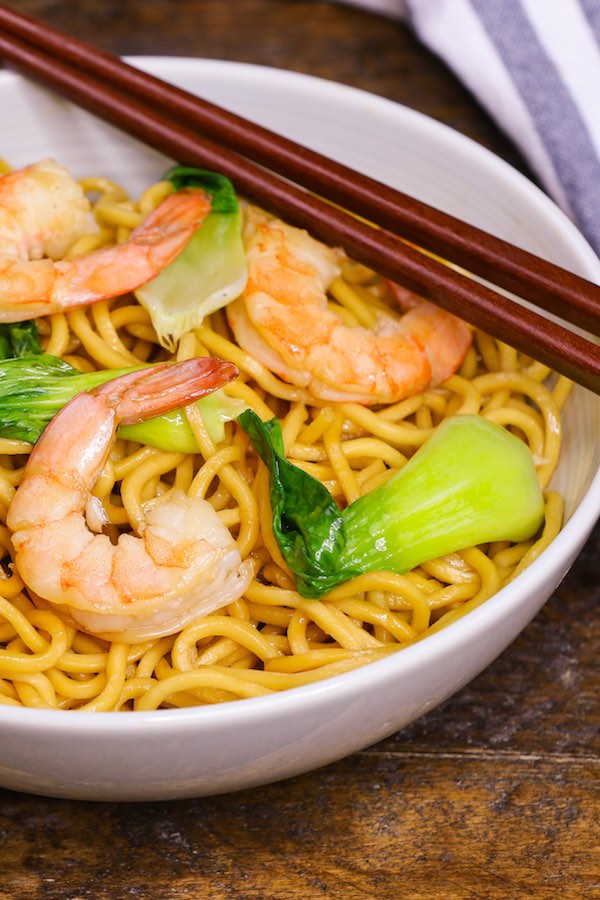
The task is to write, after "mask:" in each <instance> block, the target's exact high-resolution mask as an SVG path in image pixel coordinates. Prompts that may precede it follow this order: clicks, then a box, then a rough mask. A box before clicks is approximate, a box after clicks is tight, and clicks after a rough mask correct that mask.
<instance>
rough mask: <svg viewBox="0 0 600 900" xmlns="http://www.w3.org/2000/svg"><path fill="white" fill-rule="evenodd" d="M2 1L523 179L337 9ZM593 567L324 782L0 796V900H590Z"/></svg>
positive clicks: (380, 26) (375, 28)
mask: <svg viewBox="0 0 600 900" xmlns="http://www.w3.org/2000/svg"><path fill="white" fill-rule="evenodd" d="M12 5H13V6H15V7H17V8H19V9H21V10H23V11H25V12H28V13H30V14H33V15H37V16H39V17H40V18H42V19H45V20H47V21H48V22H51V23H52V24H54V25H57V26H59V27H63V28H65V29H66V30H69V31H71V33H73V34H75V35H77V36H79V37H83V38H86V39H90V40H93V41H95V42H96V43H97V44H99V45H100V46H102V47H104V48H106V49H108V50H112V51H115V52H117V53H123V54H153V55H180V56H203V57H212V58H220V59H232V60H241V61H247V62H253V63H259V64H263V65H268V66H278V67H282V68H286V69H293V70H296V71H301V72H307V73H310V74H314V75H319V76H322V77H325V78H329V79H332V80H335V81H341V82H346V83H348V84H352V85H356V86H358V87H361V88H365V89H366V90H370V91H373V92H374V93H377V94H381V95H383V96H386V97H389V98H391V99H393V100H396V101H399V102H401V103H404V104H406V105H407V106H410V107H413V108H415V109H418V110H421V111H422V112H424V113H426V114H428V115H430V116H432V117H434V118H436V119H439V120H441V121H443V122H445V123H447V124H449V125H451V126H452V127H454V128H456V129H458V130H459V131H462V132H463V133H465V134H467V135H469V136H470V137H472V138H474V139H475V140H476V141H478V142H480V143H482V144H484V145H485V146H487V147H489V148H491V149H492V150H494V151H495V152H496V153H497V154H499V155H500V156H502V157H504V158H505V159H507V160H508V161H509V162H511V163H512V164H513V165H516V166H517V167H518V168H520V169H521V170H523V171H525V172H526V168H525V165H524V163H523V161H522V160H521V159H520V158H519V156H518V154H517V153H516V151H515V150H514V149H513V148H512V147H511V146H510V145H509V143H508V142H507V141H506V139H505V138H504V137H503V136H502V135H501V134H500V133H499V132H498V131H497V130H496V128H495V126H494V124H493V122H492V121H491V120H490V119H489V118H488V117H487V116H486V115H485V114H484V113H483V111H482V110H481V109H480V108H478V106H477V105H476V104H475V102H474V101H473V100H472V98H471V97H470V95H469V94H468V93H467V92H466V91H465V90H464V88H463V87H462V86H461V85H460V84H459V83H458V82H457V81H456V80H455V79H454V78H453V76H452V75H451V74H450V73H449V72H448V71H447V70H446V68H445V67H444V65H443V64H442V63H441V62H440V61H439V60H437V59H436V58H435V57H434V56H432V55H431V54H430V53H429V52H428V51H426V50H425V49H424V48H423V47H422V46H421V45H420V44H419V43H418V42H417V41H416V39H415V38H414V37H413V35H412V34H411V32H410V30H409V29H408V28H406V27H405V26H403V25H400V24H396V23H393V22H391V21H389V20H386V19H384V18H382V17H378V16H375V15H370V14H368V13H365V12H362V11H360V10H358V9H354V8H352V7H345V6H338V5H336V4H334V3H328V2H308V0H288V2H285V0H144V2H142V0H77V2H73V0H71V2H69V0H22V2H15V0H13V3H12ZM4 124H5V127H7V124H6V123H4ZM599 559H600V530H598V529H597V530H596V532H595V534H594V535H593V537H592V539H591V540H590V542H589V543H588V545H587V546H586V548H585V550H584V552H583V553H582V554H581V556H580V558H579V559H578V561H577V562H576V564H575V566H574V567H573V569H572V571H571V572H570V574H569V575H568V576H567V578H566V579H565V581H564V582H563V584H562V585H561V587H560V588H559V590H558V591H557V592H556V594H555V596H554V597H553V598H552V599H551V601H550V602H549V603H548V604H547V605H546V607H545V608H544V609H543V610H542V612H541V613H540V614H539V615H538V616H537V618H536V619H535V620H534V621H533V622H532V623H531V625H530V626H529V627H528V628H527V629H526V630H525V632H524V633H523V634H522V635H521V636H520V637H519V639H518V640H517V641H516V642H515V643H514V644H513V645H512V646H511V647H510V648H509V649H508V650H506V651H505V653H504V654H503V655H502V656H501V657H500V658H499V659H498V660H496V662H495V663H494V664H493V665H491V666H490V667H489V668H488V669H487V670H486V671H485V672H484V673H483V674H482V675H480V676H479V677H478V678H477V679H476V680H475V681H473V682H472V683H471V684H470V685H469V686H468V687H467V688H465V689H464V690H462V691H461V692H460V693H459V694H457V695H456V696H455V697H453V698H452V699H450V700H449V701H447V702H446V703H445V704H444V705H443V706H442V707H440V708H438V709H437V710H435V711H434V712H432V713H430V714H429V715H427V716H426V717H424V718H423V719H421V720H419V721H418V722H416V723H414V724H413V725H412V726H411V727H409V728H407V729H405V730H404V731H403V732H401V733H399V734H397V735H394V736H393V737H391V738H389V739H387V740H386V741H383V742H382V743H380V744H378V745H376V746H374V747H371V748H369V749H366V750H364V751H363V752H361V753H357V754H355V755H354V756H351V757H350V758H348V759H346V760H343V761H342V762H339V763H337V764H334V765H330V766H328V767H327V768H325V769H321V770H319V771H317V772H313V773H311V774H308V775H305V776H302V777H298V778H295V779H292V780H290V781H286V782H282V783H279V784H275V785H270V786H267V787H262V788H257V789H254V790H251V791H246V792H243V793H238V794H231V795H226V796H222V797H212V798H208V799H198V800H189V801H173V802H167V803H149V804H114V803H111V804H92V803H83V802H71V801H64V800H52V799H48V798H38V797H33V796H27V795H21V794H16V793H11V792H10V791H1V790H0V898H1V900H13V898H14V900H21V898H23V900H25V898H27V900H29V898H31V900H34V898H35V900H37V898H40V900H43V898H68V900H78V898H93V900H118V898H129V897H138V898H165V900H169V898H211V900H212V898H214V900H221V898H224V900H225V898H248V900H255V898H256V900H262V898H265V900H268V898H273V900H279V898H281V900H288V898H309V900H310V898H321V897H331V898H334V897H335V898H338V897H339V898H349V900H353V898H369V897H381V898H402V900H404V898H406V900H413V898H414V900H420V898H443V900H467V898H469V900H471V898H473V900H479V898H483V900H487V898H490V900H496V898H498V900H511V898H521V897H524V898H525V897H527V898H536V900H538V898H539V900H545V898H555V897H557V898H558V897H560V898H565V900H570V898H582V900H588V898H589V900H593V898H595V897H599V898H600V827H599V824H598V820H599V817H600V790H599V786H598V778H599V774H600V713H599V704H598V697H599V695H600V674H599V666H598V660H599V659H600V626H599V623H598V615H597V607H598V599H599V595H600V587H599V581H600V579H599V577H598V571H599ZM1 748H2V736H1V735H0V755H1Z"/></svg>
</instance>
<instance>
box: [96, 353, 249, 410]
mask: <svg viewBox="0 0 600 900" xmlns="http://www.w3.org/2000/svg"><path fill="white" fill-rule="evenodd" d="M237 374H238V370H237V368H236V367H235V366H234V365H233V363H230V362H227V361H226V360H222V359H214V358H210V357H196V358H194V359H186V360H184V361H182V362H179V363H162V364H159V365H156V366H153V367H152V368H150V369H144V370H142V371H138V372H130V373H128V374H127V375H124V376H121V377H120V378H116V379H114V380H113V381H107V382H105V383H104V384H101V385H98V387H96V388H94V389H93V390H92V391H91V392H90V393H92V394H94V395H96V396H100V395H101V396H103V397H104V399H105V401H106V402H107V404H108V405H109V406H110V407H111V408H112V409H114V410H115V417H116V420H117V422H119V423H120V424H123V425H133V424H135V423H136V422H142V421H143V420H144V419H150V418H153V417H154V416H159V415H162V414H163V413H165V412H169V410H172V409H175V408H177V407H180V406H188V405H189V404H190V403H193V402H194V401H195V400H198V399H199V398H200V397H204V396H206V395H207V394H211V393H212V392H213V391H215V390H217V388H220V387H223V386H224V385H225V384H228V383H229V382H230V381H232V380H233V379H234V378H236V377H237Z"/></svg>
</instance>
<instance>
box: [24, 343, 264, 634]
mask: <svg viewBox="0 0 600 900" xmlns="http://www.w3.org/2000/svg"><path fill="white" fill-rule="evenodd" d="M236 374H237V370H236V368H235V366H233V365H232V364H231V363H228V362H224V361H222V360H217V359H190V360H187V361H186V362H182V363H177V364H174V365H171V364H168V363H166V364H162V365H158V366H154V367H152V368H149V369H144V370H141V371H138V372H133V373H128V374H127V375H124V376H121V377H119V378H116V379H114V380H113V381H109V382H106V383H105V384H103V385H101V386H100V387H96V388H94V390H92V391H90V392H89V393H86V392H83V393H81V394H78V395H77V396H76V397H75V398H74V399H73V400H71V401H70V402H69V403H68V404H67V405H66V406H65V407H64V408H63V409H62V410H61V411H60V412H59V413H58V415H57V416H55V418H54V419H53V420H52V421H51V423H50V424H49V425H48V427H47V428H46V430H45V431H44V432H43V433H42V436H41V437H40V439H39V441H38V443H37V444H36V446H35V448H34V450H33V452H32V454H31V456H30V457H29V460H28V462H27V465H26V467H25V472H24V474H23V479H22V481H21V484H20V485H19V487H18V489H17V492H16V494H15V497H14V499H13V501H12V503H11V505H10V507H9V511H8V517H7V523H8V526H9V528H10V529H11V530H12V531H13V544H14V547H15V552H16V556H15V566H16V568H17V571H18V572H19V574H20V575H21V577H22V579H23V581H24V582H25V584H26V585H27V586H28V587H29V588H30V589H31V590H33V591H34V592H35V594H37V595H38V596H39V597H41V598H43V599H44V600H46V601H48V602H49V603H50V604H52V605H53V606H55V607H56V608H57V610H61V611H62V612H63V613H65V614H66V615H67V617H68V618H69V619H70V620H71V621H72V622H74V623H75V624H76V625H77V626H79V627H80V628H82V629H83V630H84V631H88V632H90V633H92V634H97V635H100V636H101V637H104V638H107V639H112V640H121V641H125V642H136V641H138V640H145V639H150V638H156V637H161V636H163V635H167V634H172V633H174V632H176V631H179V630H180V629H181V628H182V627H183V626H184V625H185V624H187V623H188V622H190V621H192V620H194V619H198V618H200V617H202V616H204V615H206V614H207V613H209V612H212V611H213V610H215V609H218V608H220V607H222V606H224V605H226V604H227V603H230V602H232V601H234V600H236V599H237V598H239V597H240V596H241V595H242V593H243V592H244V590H245V589H246V587H247V585H248V583H249V581H250V579H251V577H252V567H251V566H250V564H249V563H248V562H242V560H241V557H240V554H239V551H238V549H237V547H236V545H235V542H234V540H233V537H232V536H231V534H230V532H229V530H228V529H227V528H226V526H225V525H224V524H223V523H222V522H221V520H220V518H219V516H218V515H217V513H216V512H215V510H214V509H213V507H212V506H211V505H210V504H209V503H208V502H207V501H206V500H203V499H201V498H199V497H189V496H188V495H187V494H185V493H184V492H183V491H181V490H175V489H173V490H170V491H168V492H166V493H165V494H162V495H160V496H159V497H157V498H156V499H154V500H153V501H150V502H149V503H148V504H146V507H145V521H144V524H143V526H142V527H141V528H140V529H139V536H136V535H134V534H121V535H120V536H119V538H118V541H117V543H116V544H114V543H112V542H111V540H110V537H109V536H108V535H107V534H103V533H96V534H94V533H92V531H91V530H90V527H88V522H87V519H86V510H88V511H90V506H91V507H92V509H91V513H92V514H93V518H95V519H96V521H97V520H98V510H97V508H94V500H95V502H96V505H98V504H99V501H98V500H97V499H96V498H93V497H92V495H91V490H92V488H93V485H94V483H95V481H96V479H97V477H98V475H99V474H100V472H101V471H102V468H103V466H104V464H105V462H106V460H107V458H108V454H109V452H110V449H111V446H112V444H113V442H114V438H115V432H116V428H117V425H118V424H120V423H131V422H135V421H141V420H142V419H145V418H149V417H151V416H155V415H159V414H161V413H163V412H166V411H167V410H169V409H173V408H175V407H179V406H183V405H185V404H189V403H192V402H193V401H194V400H196V399H197V398H198V397H201V396H203V395H204V394H208V393H210V392H211V391H213V390H215V389H216V388H218V387H220V386H222V385H223V384H226V383H227V382H228V381H230V380H231V379H232V378H233V377H235V375H236ZM90 521H92V516H90ZM97 528H98V526H97V525H96V529H97Z"/></svg>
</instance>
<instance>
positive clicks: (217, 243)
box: [135, 166, 246, 350]
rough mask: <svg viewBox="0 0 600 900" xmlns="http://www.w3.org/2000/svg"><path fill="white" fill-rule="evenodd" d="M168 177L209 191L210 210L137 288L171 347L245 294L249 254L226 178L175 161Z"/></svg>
mask: <svg viewBox="0 0 600 900" xmlns="http://www.w3.org/2000/svg"><path fill="white" fill-rule="evenodd" d="M165 178H166V179H167V180H169V181H171V183H172V184H173V186H174V187H175V188H176V189H177V190H180V189H182V188H186V187H200V188H202V189H203V190H204V191H206V193H207V194H210V196H211V211H210V213H209V214H208V216H207V217H206V219H205V220H204V222H203V223H202V225H201V227H200V228H199V229H198V231H197V232H196V233H195V235H194V236H193V237H192V239H191V240H190V241H189V243H188V244H187V246H186V247H185V248H184V250H183V251H182V252H181V253H180V254H179V255H178V256H177V257H176V258H175V259H174V260H173V262H172V263H171V264H170V265H169V266H167V268H166V269H164V270H163V271H162V272H161V273H160V274H159V275H157V276H156V278H153V279H152V280H151V281H149V282H147V283H146V284H144V285H142V287H140V288H138V289H137V290H136V291H135V295H136V297H137V299H138V300H139V302H140V303H141V304H142V306H144V307H145V308H146V309H147V310H148V312H149V314H150V317H151V319H152V324H153V325H154V328H155V330H156V333H157V335H158V338H159V340H160V342H161V344H163V345H164V346H165V347H168V348H169V349H171V350H172V349H173V347H174V345H175V343H176V341H177V340H179V338H180V337H181V336H182V334H184V333H185V332H186V331H189V330H190V329H192V328H197V327H198V326H199V325H201V323H202V320H203V319H204V317H205V316H207V315H209V314H210V313H211V312H214V311H215V310H216V309H219V308H220V307H222V306H225V305H226V304H227V303H229V301H230V300H233V299H234V298H235V297H237V296H239V294H241V292H242V291H243V289H244V287H245V284H246V256H245V252H244V247H243V243H242V235H241V216H240V210H239V206H238V202H237V197H236V195H235V191H234V189H233V185H232V184H231V182H230V181H229V179H228V178H226V177H225V176H224V175H220V174H218V173H216V172H207V171H204V170H203V169H195V168H191V167H187V166H174V167H173V168H172V169H170V170H169V172H167V174H166V176H165Z"/></svg>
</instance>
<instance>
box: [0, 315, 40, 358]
mask: <svg viewBox="0 0 600 900" xmlns="http://www.w3.org/2000/svg"><path fill="white" fill-rule="evenodd" d="M41 352H42V347H41V344H40V336H39V332H38V327H37V325H36V323H35V321H34V320H33V319H28V320H27V321H25V322H2V323H0V359H12V358H14V357H21V356H32V355H33V354H36V353H41Z"/></svg>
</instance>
